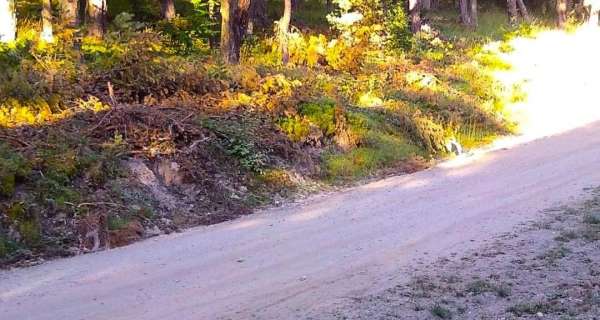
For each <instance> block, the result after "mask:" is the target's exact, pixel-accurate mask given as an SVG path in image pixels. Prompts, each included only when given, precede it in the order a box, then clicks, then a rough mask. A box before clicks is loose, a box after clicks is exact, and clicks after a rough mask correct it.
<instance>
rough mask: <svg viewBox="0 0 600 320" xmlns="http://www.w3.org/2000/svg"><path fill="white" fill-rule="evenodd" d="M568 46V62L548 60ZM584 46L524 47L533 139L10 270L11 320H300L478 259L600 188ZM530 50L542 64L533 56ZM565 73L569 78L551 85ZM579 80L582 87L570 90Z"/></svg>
mask: <svg viewBox="0 0 600 320" xmlns="http://www.w3.org/2000/svg"><path fill="white" fill-rule="evenodd" d="M582 37H583V36H582ZM557 39H558V40H560V41H561V42H560V43H561V44H560V50H554V51H552V50H549V49H548V48H554V47H556V46H557V44H558V42H556V41H557ZM573 39H574V40H573ZM568 41H572V43H570V42H568ZM586 43H587V42H586V41H583V40H580V39H579V40H578V38H577V36H573V38H572V39H571V38H570V37H567V36H565V35H551V36H547V38H544V36H542V37H540V39H537V40H523V42H522V43H519V44H518V45H517V44H516V45H515V47H516V51H515V52H513V53H512V54H511V57H510V58H511V59H513V63H515V66H516V69H515V70H514V71H513V72H514V73H513V74H512V75H516V76H524V75H526V76H528V77H529V78H530V80H529V82H528V86H529V88H528V89H529V90H531V91H530V96H529V101H530V103H528V105H527V109H523V110H526V111H523V112H522V116H523V119H529V120H530V121H529V122H527V121H526V123H527V125H526V126H525V127H524V136H523V137H525V138H526V139H525V138H520V139H510V140H505V141H504V142H503V143H502V144H499V145H497V148H495V150H491V151H489V152H481V153H476V154H474V155H470V156H465V157H462V158H458V159H455V160H453V161H449V162H446V163H443V164H441V165H439V166H437V167H436V168H433V169H430V170H427V171H423V172H419V173H416V174H412V175H407V176H400V177H393V178H389V179H385V180H382V181H378V182H374V183H370V184H368V185H365V186H361V187H357V188H354V189H351V190H347V191H345V192H342V193H337V194H331V195H324V196H319V197H314V198H311V199H310V200H309V201H306V202H305V203H303V204H299V205H295V206H293V207H288V208H282V209H275V210H269V211H267V212H263V213H259V214H256V215H252V216H249V217H246V218H243V219H240V220H236V221H232V222H229V223H224V224H220V225H216V226H211V227H203V228H197V229H194V230H191V231H188V232H185V233H182V234H176V235H170V236H162V237H159V238H155V239H153V240H150V241H145V242H141V243H137V244H134V245H131V246H129V247H125V248H121V249H115V250H111V251H106V252H100V253H97V254H91V255H85V256H78V257H74V258H70V259H64V260H58V261H53V262H50V263H46V264H44V265H40V266H36V267H32V268H27V269H19V270H12V271H1V272H0V319H7V320H8V319H10V320H12V319H19V320H26V319H49V320H50V319H51V320H55V319H69V320H70V319H113V320H116V319H161V320H164V319H177V320H185V319H194V320H197V319H230V318H231V319H253V318H254V319H292V318H301V317H302V316H303V314H305V312H306V311H308V310H309V309H314V308H316V307H318V306H320V305H324V304H329V303H331V302H334V301H336V300H337V299H339V298H343V297H347V296H354V295H362V294H365V293H368V292H369V291H370V290H375V289H381V288H385V286H386V284H388V283H389V281H390V280H397V279H398V278H402V277H404V276H406V274H402V273H398V272H397V270H400V269H401V268H402V267H403V266H407V265H410V264H411V263H414V262H415V261H417V260H421V261H425V262H427V261H431V260H433V259H436V258H438V257H440V256H443V255H448V254H451V253H453V252H462V251H465V250H468V249H472V248H474V247H475V246H478V245H480V244H481V243H482V242H485V241H486V240H488V239H490V238H491V237H492V236H494V235H496V234H500V233H503V232H508V231H510V230H512V229H513V228H514V227H515V226H516V225H518V224H521V223H523V222H526V221H529V220H532V219H535V218H536V216H537V214H538V212H539V210H541V209H544V208H547V207H550V206H554V205H556V204H558V203H566V202H571V201H573V200H575V198H577V197H578V196H579V195H580V194H581V190H582V189H583V188H585V187H588V186H596V185H598V184H599V183H598V182H600V161H599V160H600V122H595V121H594V120H598V119H600V114H599V113H600V110H596V109H600V108H599V107H598V103H597V102H596V100H593V99H595V98H594V95H597V91H596V92H594V91H593V90H592V89H593V88H595V90H597V89H598V88H600V83H599V80H597V78H598V77H597V75H589V76H587V74H589V73H591V72H590V71H591V70H596V72H597V70H600V66H599V64H600V61H598V59H591V60H588V63H585V64H584V63H581V64H579V63H576V64H575V65H576V67H577V68H581V69H578V70H575V71H573V70H571V68H572V66H573V61H572V60H569V61H566V60H561V59H562V58H563V55H566V54H568V53H571V54H573V56H575V55H577V56H578V57H581V56H582V55H583V56H585V55H586V54H587V55H590V58H593V54H592V53H587V51H585V50H590V48H589V47H588V46H589V44H586ZM543 46H547V47H546V50H545V51H544V50H543V48H544V47H543ZM533 47H535V48H536V50H537V51H536V52H544V55H543V56H537V57H536V56H529V57H527V55H528V54H531V53H529V52H528V51H527V49H528V48H529V49H531V50H533V49H532V48H533ZM590 51H592V50H590ZM596 52H597V51H596ZM593 60H595V61H593ZM532 61H535V63H537V65H534V66H532V65H530V64H531V63H533V62H532ZM592 61H593V62H592ZM527 62H529V64H528V63H527ZM566 63H570V64H571V68H569V67H568V66H567V65H563V64H566ZM590 63H592V65H590ZM557 66H558V67H560V68H561V70H562V69H564V71H565V72H569V74H568V75H567V76H565V75H564V74H558V73H553V72H551V69H552V70H556V68H557ZM521 67H523V68H525V67H526V68H525V69H524V70H525V71H520V70H521V69H519V68H521ZM532 70H533V71H532ZM519 72H522V73H521V74H519ZM572 72H575V73H573V75H576V76H577V77H575V78H568V79H567V78H566V77H568V76H569V75H571V73H572ZM584 74H585V75H586V76H580V75H584ZM565 79H566V80H568V81H565ZM557 81H560V82H561V83H566V85H564V86H559V87H556V86H555V85H554V83H556V82H557ZM546 86H551V87H550V88H556V89H557V90H552V89H551V90H546V89H547V87H546ZM558 89H560V90H558ZM569 97H570V98H569ZM574 97H576V99H575V98H574ZM564 103H569V105H568V106H569V107H568V108H565V105H564ZM533 120H536V121H537V122H536V121H533ZM544 123H545V124H544ZM576 127H578V128H576ZM548 134H553V135H552V136H549V137H547V138H543V139H538V138H539V137H540V136H544V135H548ZM524 141H529V142H527V143H522V142H524ZM517 142H519V143H517ZM499 146H501V147H499Z"/></svg>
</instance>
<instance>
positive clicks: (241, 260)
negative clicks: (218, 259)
mask: <svg viewBox="0 0 600 320" xmlns="http://www.w3.org/2000/svg"><path fill="white" fill-rule="evenodd" d="M244 261H245V260H244V259H242V258H240V259H237V260H236V262H238V263H242V262H244Z"/></svg>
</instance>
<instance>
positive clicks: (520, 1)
mask: <svg viewBox="0 0 600 320" xmlns="http://www.w3.org/2000/svg"><path fill="white" fill-rule="evenodd" d="M517 6H518V7H519V12H520V13H521V16H522V17H523V19H524V20H525V21H527V22H530V21H531V17H530V16H529V12H527V7H526V6H525V3H524V2H523V0H517Z"/></svg>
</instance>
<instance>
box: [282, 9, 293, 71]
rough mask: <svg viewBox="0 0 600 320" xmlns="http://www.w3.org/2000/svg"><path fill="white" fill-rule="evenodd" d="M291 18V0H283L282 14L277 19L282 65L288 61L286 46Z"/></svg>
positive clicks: (288, 55)
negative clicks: (279, 18)
mask: <svg viewBox="0 0 600 320" xmlns="http://www.w3.org/2000/svg"><path fill="white" fill-rule="evenodd" d="M291 20H292V0H284V1H283V16H282V17H281V20H279V43H280V46H281V62H283V65H286V64H288V62H289V61H290V51H289V48H288V37H289V31H290V22H291Z"/></svg>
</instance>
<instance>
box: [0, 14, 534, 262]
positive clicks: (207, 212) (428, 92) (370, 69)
mask: <svg viewBox="0 0 600 320" xmlns="http://www.w3.org/2000/svg"><path fill="white" fill-rule="evenodd" d="M196 10H204V9H202V8H196ZM139 14H142V13H138V15H139ZM198 14H203V13H202V12H201V11H199V13H198ZM398 14H400V12H399V13H398ZM132 17H133V16H132V15H127V14H122V15H118V16H117V17H116V18H115V20H114V22H113V23H112V25H111V26H110V29H109V32H108V33H107V35H106V37H105V39H104V40H103V41H98V40H97V39H92V38H83V39H81V41H80V42H79V39H76V35H74V34H73V33H72V32H70V31H69V30H68V29H65V30H64V32H63V33H57V34H56V37H57V39H58V40H57V41H56V42H55V43H54V44H43V43H41V42H40V41H38V39H37V38H36V36H35V35H36V34H37V33H36V28H38V26H37V25H36V24H34V23H30V24H29V25H28V24H27V23H23V28H25V30H30V31H23V32H20V33H19V39H18V40H17V42H16V43H14V44H12V45H10V46H2V47H0V64H1V65H2V68H1V70H0V138H1V139H2V143H0V210H1V214H0V264H2V262H7V261H8V262H11V261H16V260H19V259H23V257H28V258H31V257H37V256H53V255H68V254H73V253H78V252H82V251H81V250H85V248H86V244H85V242H86V241H85V239H83V240H82V238H81V237H82V235H84V234H85V233H82V231H78V230H80V229H81V230H88V229H89V225H98V226H100V227H98V226H97V228H100V229H102V230H104V232H105V233H106V234H107V237H108V238H110V239H109V240H110V241H112V242H113V244H114V245H121V244H125V242H127V241H130V240H127V241H126V240H122V239H134V238H135V237H136V234H137V235H138V236H139V234H140V233H141V234H145V233H148V230H154V228H158V229H160V231H161V232H162V231H165V230H166V231H165V232H171V231H176V230H178V229H179V228H183V227H189V226H193V225H197V224H209V223H216V222H220V221H224V220H227V219H231V218H233V217H236V216H239V215H242V214H246V213H248V212H250V209H251V208H253V207H256V206H260V205H265V204H269V203H271V202H272V201H273V199H275V198H282V197H289V196H293V195H294V194H296V193H298V192H301V191H302V188H304V187H305V186H306V185H309V184H311V183H316V184H320V185H321V186H323V185H332V184H333V185H335V184H343V183H348V182H352V181H356V180H358V179H363V178H367V177H371V176H375V175H377V174H380V173H382V172H396V173H397V172H404V171H411V170H415V168H422V167H426V166H427V163H429V161H430V160H432V159H436V158H443V157H446V156H449V155H450V151H452V150H449V149H448V147H447V143H448V142H449V141H456V142H458V143H460V144H462V145H463V146H464V147H465V148H472V147H476V146H479V145H481V144H485V143H488V142H489V141H491V139H493V138H494V137H495V136H497V135H501V134H506V133H509V132H510V131H511V130H512V127H511V124H510V123H509V122H508V121H507V119H505V118H504V115H503V109H504V105H505V104H506V103H510V102H515V101H517V100H520V99H523V98H524V97H522V93H518V92H517V94H514V95H513V96H512V98H511V97H510V95H509V94H507V90H505V88H501V87H500V86H499V84H498V83H496V82H495V80H494V79H493V78H492V77H491V75H490V72H491V71H492V70H494V69H504V68H509V67H510V66H508V65H506V64H505V63H504V62H502V60H500V59H499V58H498V56H497V55H495V54H494V53H493V52H491V51H486V50H485V49H483V44H484V42H483V40H482V39H481V38H479V37H478V36H477V37H473V36H471V35H469V34H468V33H467V32H466V30H463V29H460V28H457V27H454V26H452V25H451V24H449V23H448V19H447V18H445V17H444V15H441V18H440V19H433V18H432V26H433V28H431V29H430V30H429V31H427V30H425V31H423V32H422V33H420V34H418V35H417V36H415V37H412V36H411V35H410V33H408V32H407V29H406V28H407V25H406V24H404V23H403V22H402V21H401V20H398V15H396V16H394V17H387V20H386V19H383V21H384V22H383V23H374V22H373V21H374V18H373V17H370V16H368V15H367V16H366V17H367V18H368V19H372V20H370V21H369V20H368V19H367V20H365V22H364V24H361V25H360V26H358V27H357V28H355V29H351V30H345V29H344V26H343V25H342V24H340V25H336V26H335V28H337V29H336V31H337V33H335V32H330V33H327V34H319V33H318V32H317V31H318V28H316V29H314V30H313V31H312V32H305V33H302V32H300V31H299V30H296V31H295V32H294V33H293V34H292V35H291V39H290V63H289V65H287V66H285V67H283V66H282V65H281V63H280V59H281V56H280V53H279V52H280V50H279V48H278V47H277V43H276V42H275V41H274V39H273V38H271V37H261V36H255V37H253V38H251V39H250V40H248V41H246V43H245V44H244V47H243V49H242V52H243V54H244V56H243V63H242V64H241V65H238V66H227V65H224V64H223V63H222V62H220V60H219V59H218V58H217V57H215V56H213V55H212V54H211V53H210V51H209V50H208V49H207V47H206V43H204V44H202V43H196V42H194V41H193V36H191V35H194V34H197V33H194V32H204V31H205V29H202V28H203V26H202V25H200V24H196V25H195V24H194V22H193V21H178V20H175V21H174V22H173V23H172V24H169V25H165V24H164V23H163V24H159V25H151V24H145V23H141V22H136V21H133V18H132ZM303 19H304V21H312V20H314V21H312V22H311V23H315V24H319V23H323V21H321V20H319V19H321V18H317V17H309V16H307V17H304V18H303ZM390 19H392V20H390ZM394 19H396V20H394ZM482 20H484V19H482ZM386 25H387V26H389V27H390V28H391V29H392V31H393V36H391V37H388V38H385V37H382V38H381V39H379V40H377V41H375V40H373V39H374V38H376V37H372V36H370V35H372V34H374V33H378V34H380V33H381V32H382V30H384V28H385V26H386ZM57 30H60V29H57ZM193 30H196V31H193ZM203 30H204V31H203ZM440 30H441V31H440ZM192 31H193V32H192ZM496 31H497V30H496ZM481 32H483V33H486V32H492V31H490V30H487V31H486V28H483V30H482V31H481ZM497 32H499V34H500V33H501V34H502V35H505V34H507V32H521V31H518V30H500V31H497ZM523 32H525V31H523ZM342 34H343V35H344V36H341V35H342ZM499 34H498V35H499ZM448 35H449V36H448ZM498 35H492V36H494V37H495V36H498ZM205 37H209V35H205ZM461 38H468V39H467V41H464V40H463V39H461ZM486 39H487V36H486ZM504 49H505V50H509V49H510V48H508V47H506V48H504ZM513 91H516V90H513ZM132 159H137V160H140V161H142V163H144V165H146V166H147V167H148V168H150V170H151V171H153V172H154V173H155V174H156V175H157V177H158V178H157V179H158V181H159V182H160V183H161V184H162V185H163V187H164V188H166V189H165V190H167V191H168V193H169V194H170V195H173V199H174V200H172V201H173V202H175V203H176V204H177V208H173V207H172V206H170V204H169V203H166V204H165V203H163V202H164V201H167V200H168V199H167V200H165V199H158V200H157V197H156V194H153V193H151V192H150V191H149V189H148V188H149V187H148V185H143V184H140V183H135V182H132V181H134V180H135V178H136V177H134V176H133V177H132V175H131V170H130V168H129V167H128V164H127V163H128V161H131V160H132ZM407 163H410V167H411V168H412V169H411V168H408V166H407ZM161 190H162V189H161ZM311 190H314V189H311ZM154 192H156V191H154ZM161 192H162V191H161ZM167 198H168V197H167ZM161 201H163V202H161ZM168 201H171V200H168ZM168 201H167V202H168ZM84 222H85V223H84ZM140 226H141V227H140ZM86 228H88V229H86ZM140 228H141V231H140ZM88 231H89V230H88ZM86 232H87V231H86ZM107 241H108V240H107ZM57 248H59V249H57ZM82 248H83V249H82Z"/></svg>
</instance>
